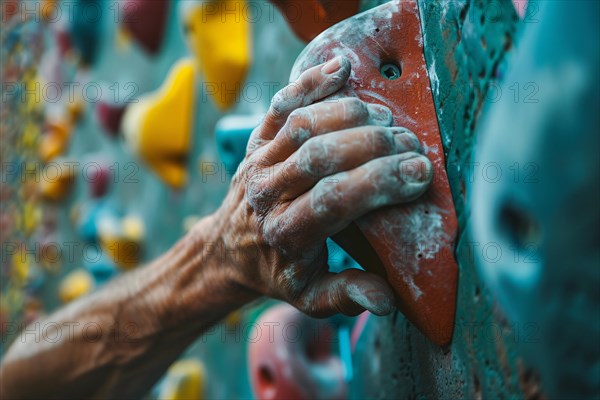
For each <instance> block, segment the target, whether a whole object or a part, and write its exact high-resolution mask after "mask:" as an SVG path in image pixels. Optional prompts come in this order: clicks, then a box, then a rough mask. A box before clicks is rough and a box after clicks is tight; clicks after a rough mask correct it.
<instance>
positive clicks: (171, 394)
mask: <svg viewBox="0 0 600 400" xmlns="http://www.w3.org/2000/svg"><path fill="white" fill-rule="evenodd" d="M204 374H205V373H204V366H203V365H202V363H200V361H198V360H194V359H188V360H180V361H177V362H175V363H174V364H173V365H171V367H170V368H169V370H168V371H167V375H166V376H165V380H164V381H163V384H162V385H161V388H160V393H159V396H158V398H159V399H163V400H183V399H198V400H200V399H202V398H204V395H203V394H204Z"/></svg>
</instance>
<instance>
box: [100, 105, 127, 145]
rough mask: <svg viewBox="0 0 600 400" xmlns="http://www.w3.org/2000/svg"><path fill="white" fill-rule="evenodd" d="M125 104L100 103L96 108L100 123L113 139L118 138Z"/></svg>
mask: <svg viewBox="0 0 600 400" xmlns="http://www.w3.org/2000/svg"><path fill="white" fill-rule="evenodd" d="M125 107H126V105H125V104H118V103H117V104H115V103H112V104H111V103H107V102H105V101H100V102H99V103H98V106H97V107H96V114H97V117H98V122H99V123H100V125H101V126H102V128H104V130H105V131H106V132H107V133H109V134H110V136H112V137H116V136H117V134H118V133H119V127H120V126H121V119H123V114H124V113H125Z"/></svg>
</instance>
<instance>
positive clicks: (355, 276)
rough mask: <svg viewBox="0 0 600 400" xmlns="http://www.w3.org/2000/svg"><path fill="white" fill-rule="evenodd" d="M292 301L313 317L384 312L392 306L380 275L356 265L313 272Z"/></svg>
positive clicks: (393, 304) (391, 308)
mask: <svg viewBox="0 0 600 400" xmlns="http://www.w3.org/2000/svg"><path fill="white" fill-rule="evenodd" d="M293 305H294V306H295V307H296V308H298V309H299V310H300V311H302V312H304V313H306V314H308V315H311V316H313V317H328V316H331V315H333V314H337V313H342V314H345V315H351V316H354V315H358V314H360V313H362V312H363V311H365V310H367V311H370V312H372V313H373V314H375V315H387V314H389V313H391V312H393V311H394V310H395V308H396V306H395V298H394V292H393V290H392V288H391V287H390V286H389V285H388V284H387V283H386V282H385V280H384V279H383V278H381V277H380V276H377V275H375V274H371V273H368V272H364V271H361V270H358V269H348V270H346V271H343V272H341V273H339V274H334V273H325V274H322V275H318V276H316V277H315V278H314V279H313V280H312V281H311V282H310V283H309V284H308V286H307V287H306V289H305V290H304V291H303V292H302V294H301V295H300V297H299V298H298V299H296V300H295V301H294V303H293Z"/></svg>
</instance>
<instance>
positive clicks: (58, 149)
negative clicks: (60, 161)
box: [38, 120, 72, 163]
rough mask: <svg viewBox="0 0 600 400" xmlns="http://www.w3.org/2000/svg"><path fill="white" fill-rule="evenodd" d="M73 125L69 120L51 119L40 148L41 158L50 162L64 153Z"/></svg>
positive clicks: (42, 137) (41, 139) (43, 134)
mask: <svg viewBox="0 0 600 400" xmlns="http://www.w3.org/2000/svg"><path fill="white" fill-rule="evenodd" d="M71 132H72V127H71V124H69V123H68V122H67V121H64V120H59V121H50V122H48V123H46V126H45V128H44V131H43V133H42V136H41V138H40V144H39V149H38V155H39V157H40V159H41V160H42V161H43V162H45V163H48V162H50V161H52V160H53V159H54V158H56V157H58V156H59V155H61V154H63V153H64V152H65V150H66V149H67V146H68V144H69V138H70V136H71Z"/></svg>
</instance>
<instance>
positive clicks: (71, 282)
mask: <svg viewBox="0 0 600 400" xmlns="http://www.w3.org/2000/svg"><path fill="white" fill-rule="evenodd" d="M92 289H94V279H93V278H92V276H91V275H90V274H89V272H87V271H86V270H84V269H77V270H75V271H72V272H70V273H69V274H68V275H67V276H65V277H64V278H63V280H62V282H61V284H60V287H59V289H58V295H59V297H60V300H61V301H62V302H63V303H68V302H70V301H73V300H75V299H77V298H79V297H81V296H84V295H86V294H88V293H90V292H91V291H92Z"/></svg>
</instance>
